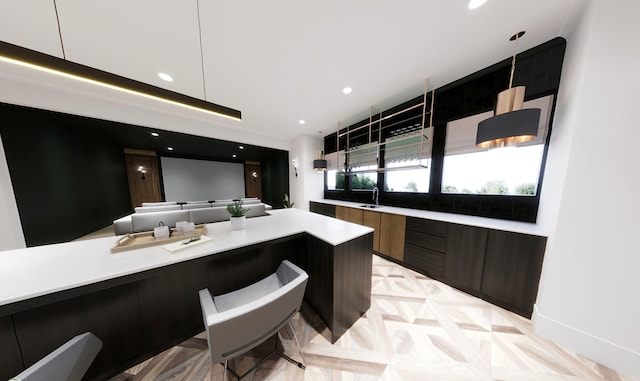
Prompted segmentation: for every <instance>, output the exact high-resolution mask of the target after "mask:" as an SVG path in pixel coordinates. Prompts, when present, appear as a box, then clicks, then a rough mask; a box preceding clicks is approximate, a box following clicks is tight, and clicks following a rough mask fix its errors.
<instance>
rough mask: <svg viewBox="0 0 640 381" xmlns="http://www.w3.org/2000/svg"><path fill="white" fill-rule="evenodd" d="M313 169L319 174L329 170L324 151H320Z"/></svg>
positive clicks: (314, 161)
mask: <svg viewBox="0 0 640 381" xmlns="http://www.w3.org/2000/svg"><path fill="white" fill-rule="evenodd" d="M313 169H314V170H316V171H318V172H322V171H326V170H327V160H325V158H324V151H318V158H317V159H315V160H313Z"/></svg>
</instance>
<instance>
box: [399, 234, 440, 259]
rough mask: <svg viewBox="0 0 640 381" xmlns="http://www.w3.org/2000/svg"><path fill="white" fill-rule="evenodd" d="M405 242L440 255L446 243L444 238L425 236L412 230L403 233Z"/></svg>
mask: <svg viewBox="0 0 640 381" xmlns="http://www.w3.org/2000/svg"><path fill="white" fill-rule="evenodd" d="M405 240H406V242H407V243H411V244H413V245H416V246H420V247H423V248H425V249H429V250H433V251H437V252H440V253H444V248H445V246H446V242H447V239H446V238H445V237H439V236H435V235H431V234H425V233H421V232H417V231H414V230H407V232H406V233H405Z"/></svg>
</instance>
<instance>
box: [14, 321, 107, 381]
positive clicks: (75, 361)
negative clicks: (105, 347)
mask: <svg viewBox="0 0 640 381" xmlns="http://www.w3.org/2000/svg"><path fill="white" fill-rule="evenodd" d="M100 349H102V341H101V340H100V339H98V338H97V337H95V336H94V335H93V334H92V333H91V332H86V333H83V334H81V335H78V336H76V337H74V338H73V339H71V340H69V341H67V342H66V343H65V344H63V345H62V346H60V347H59V348H58V349H56V350H55V351H53V352H51V353H50V354H48V355H47V356H45V357H44V358H43V359H42V360H40V361H38V362H37V363H35V364H33V365H32V366H30V367H29V368H27V369H26V370H25V371H24V372H22V373H20V374H19V375H17V376H15V377H14V378H12V379H11V380H16V381H18V380H19V381H80V380H81V379H82V376H84V374H85V373H86V372H87V369H89V366H90V365H91V363H92V362H93V359H95V357H96V355H97V354H98V352H100Z"/></svg>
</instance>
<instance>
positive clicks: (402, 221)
mask: <svg viewBox="0 0 640 381" xmlns="http://www.w3.org/2000/svg"><path fill="white" fill-rule="evenodd" d="M406 220H407V218H406V217H405V216H401V215H398V214H390V213H380V253H382V254H384V255H388V256H390V257H391V258H395V259H397V260H399V261H402V260H404V235H405V226H406Z"/></svg>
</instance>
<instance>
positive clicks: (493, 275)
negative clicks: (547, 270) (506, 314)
mask: <svg viewBox="0 0 640 381" xmlns="http://www.w3.org/2000/svg"><path fill="white" fill-rule="evenodd" d="M546 244H547V239H546V238H545V237H540V236H534V235H528V234H520V233H512V232H505V231H498V230H491V231H490V232H489V236H488V239H487V250H486V253H485V260H484V262H485V263H484V274H483V278H482V287H481V291H482V293H483V294H484V295H486V296H487V297H489V298H490V301H492V302H494V303H496V304H499V305H501V306H503V307H505V308H507V309H509V310H512V311H514V312H517V313H519V314H521V315H524V316H527V317H530V316H531V314H532V312H533V304H534V303H535V301H536V296H537V294H538V283H539V281H540V273H541V271H542V260H543V257H544V251H545V247H546Z"/></svg>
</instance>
